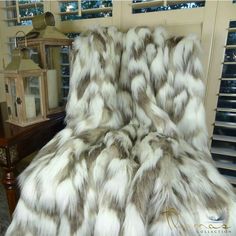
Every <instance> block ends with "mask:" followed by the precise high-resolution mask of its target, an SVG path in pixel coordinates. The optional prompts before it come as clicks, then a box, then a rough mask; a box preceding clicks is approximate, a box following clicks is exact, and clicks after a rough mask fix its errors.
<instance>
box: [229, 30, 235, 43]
mask: <svg viewBox="0 0 236 236" xmlns="http://www.w3.org/2000/svg"><path fill="white" fill-rule="evenodd" d="M227 45H236V32H229V33H228V39H227Z"/></svg>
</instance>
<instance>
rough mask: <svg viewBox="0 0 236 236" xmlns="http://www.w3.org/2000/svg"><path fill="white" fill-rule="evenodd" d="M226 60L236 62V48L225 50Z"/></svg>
mask: <svg viewBox="0 0 236 236" xmlns="http://www.w3.org/2000/svg"><path fill="white" fill-rule="evenodd" d="M224 61H225V62H236V48H233V49H231V48H230V49H226V50H225V60H224Z"/></svg>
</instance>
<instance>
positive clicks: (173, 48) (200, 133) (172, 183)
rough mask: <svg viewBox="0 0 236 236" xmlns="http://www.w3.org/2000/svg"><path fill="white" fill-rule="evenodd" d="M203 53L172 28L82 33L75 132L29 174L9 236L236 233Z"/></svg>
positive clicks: (75, 74) (66, 133) (72, 106)
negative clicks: (214, 137)
mask: <svg viewBox="0 0 236 236" xmlns="http://www.w3.org/2000/svg"><path fill="white" fill-rule="evenodd" d="M199 50H200V45H199V42H198V40H197V39H196V38H195V37H194V36H188V37H185V38H175V37H171V36H169V35H168V33H167V32H166V31H165V30H164V29H163V28H156V29H155V30H154V31H153V32H152V31H151V30H150V29H149V28H145V27H137V28H133V29H130V30H129V31H128V33H127V34H122V33H121V32H119V31H118V30H117V29H116V28H114V27H109V28H96V29H93V30H90V31H87V32H85V33H82V34H81V35H80V37H79V38H78V39H76V40H75V42H74V58H73V71H72V75H71V79H70V93H69V99H68V103H67V108H66V111H67V117H66V121H67V127H66V128H65V129H64V130H62V131H61V132H60V133H58V135H56V136H55V137H54V138H53V139H52V140H51V141H50V142H49V143H48V144H47V145H46V146H45V147H44V148H43V149H42V150H41V151H40V152H39V154H38V155H37V157H36V158H35V160H34V161H33V162H32V163H31V165H30V166H29V167H28V168H27V169H26V170H25V171H24V172H23V173H22V174H21V176H20V178H19V183H20V187H21V198H20V200H19V202H18V205H17V207H16V210H15V212H14V218H13V221H12V223H11V225H10V227H9V229H8V231H7V233H6V235H7V236H23V235H34V236H36V235H45V236H46V235H48V236H53V235H63V236H64V235H73V236H76V235H77V236H92V235H95V236H119V235H121V236H122V235H123V236H148V235H150V236H163V235H164V236H194V235H202V234H203V233H204V232H205V231H206V228H205V227H210V225H213V226H215V227H220V230H221V231H225V228H224V229H223V228H221V227H222V226H223V227H224V225H226V226H227V227H229V228H228V229H227V230H228V232H227V233H226V234H225V235H236V229H235V228H234V227H235V225H236V216H235V212H236V199H235V195H234V194H233V190H232V187H231V185H230V184H229V183H228V182H227V181H226V180H225V179H224V177H223V176H221V175H220V174H219V173H218V171H217V169H216V168H215V167H214V163H213V161H212V159H211V156H210V152H209V149H208V146H207V140H208V136H207V131H206V123H205V114H204V112H205V111H204V107H203V102H202V100H203V96H204V86H203V82H202V81H201V74H202V68H201V63H200V61H199V58H198V54H199ZM202 227H203V228H202ZM204 230H205V231H204ZM209 230H210V229H209ZM203 231H204V232H203ZM213 233H214V232H213ZM205 235H208V233H205ZM209 235H214V234H212V233H209ZM217 235H224V233H222V234H219V233H217Z"/></svg>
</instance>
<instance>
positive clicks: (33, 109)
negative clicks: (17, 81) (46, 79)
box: [23, 76, 42, 121]
mask: <svg viewBox="0 0 236 236" xmlns="http://www.w3.org/2000/svg"><path fill="white" fill-rule="evenodd" d="M23 83H24V96H25V97H24V101H25V112H26V119H27V120H28V121H30V120H33V119H35V118H38V117H40V116H41V114H42V113H41V112H42V111H41V96H40V95H41V91H40V90H41V87H40V77H38V76H28V77H24V79H23Z"/></svg>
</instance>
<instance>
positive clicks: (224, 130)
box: [214, 126, 236, 137]
mask: <svg viewBox="0 0 236 236" xmlns="http://www.w3.org/2000/svg"><path fill="white" fill-rule="evenodd" d="M235 131H236V130H235V129H232V128H226V127H218V126H215V128H214V134H219V135H226V136H232V137H236V132H235Z"/></svg>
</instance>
